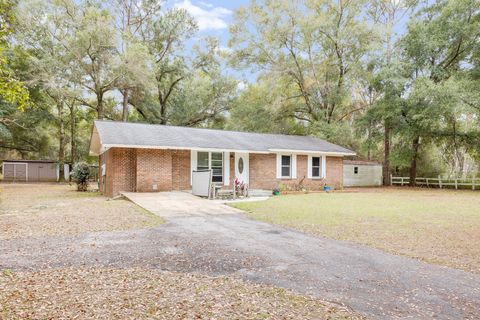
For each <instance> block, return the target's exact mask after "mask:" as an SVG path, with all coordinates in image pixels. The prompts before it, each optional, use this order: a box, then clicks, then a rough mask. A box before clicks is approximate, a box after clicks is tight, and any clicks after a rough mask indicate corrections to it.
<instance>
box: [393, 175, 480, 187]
mask: <svg viewBox="0 0 480 320" xmlns="http://www.w3.org/2000/svg"><path fill="white" fill-rule="evenodd" d="M390 184H391V185H392V186H393V185H401V186H406V185H409V184H410V178H409V177H394V176H392V175H391V176H390ZM415 184H416V185H417V186H422V187H427V188H440V189H442V188H455V189H465V188H472V190H475V189H476V188H480V179H464V178H441V177H440V176H438V178H416V179H415Z"/></svg>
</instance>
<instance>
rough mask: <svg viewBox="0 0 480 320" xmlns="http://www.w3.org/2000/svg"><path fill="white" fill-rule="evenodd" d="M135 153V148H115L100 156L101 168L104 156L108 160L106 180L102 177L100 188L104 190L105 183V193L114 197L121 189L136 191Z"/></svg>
mask: <svg viewBox="0 0 480 320" xmlns="http://www.w3.org/2000/svg"><path fill="white" fill-rule="evenodd" d="M135 155H136V152H135V149H127V148H123V149H122V148H113V149H109V150H108V151H107V152H105V153H104V154H103V155H102V156H101V157H100V170H101V164H102V159H103V157H105V160H106V162H105V163H106V176H105V180H106V181H103V179H101V181H100V190H103V184H105V194H106V195H107V196H108V197H114V196H116V195H118V194H119V192H120V191H135V164H136V157H135ZM100 174H101V171H100Z"/></svg>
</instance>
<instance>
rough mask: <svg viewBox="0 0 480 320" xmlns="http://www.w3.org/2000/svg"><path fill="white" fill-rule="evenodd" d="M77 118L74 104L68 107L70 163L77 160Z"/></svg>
mask: <svg viewBox="0 0 480 320" xmlns="http://www.w3.org/2000/svg"><path fill="white" fill-rule="evenodd" d="M76 138H77V118H76V115H75V104H73V102H72V105H71V107H70V140H71V142H70V155H71V158H72V165H73V164H75V163H76V162H77V139H76Z"/></svg>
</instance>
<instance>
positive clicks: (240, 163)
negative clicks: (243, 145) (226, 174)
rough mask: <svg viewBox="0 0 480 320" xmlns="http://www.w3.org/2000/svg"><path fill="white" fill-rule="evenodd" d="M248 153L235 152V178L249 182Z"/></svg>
mask: <svg viewBox="0 0 480 320" xmlns="http://www.w3.org/2000/svg"><path fill="white" fill-rule="evenodd" d="M248 165H249V164H248V153H239V152H235V178H238V180H240V182H244V183H246V184H248Z"/></svg>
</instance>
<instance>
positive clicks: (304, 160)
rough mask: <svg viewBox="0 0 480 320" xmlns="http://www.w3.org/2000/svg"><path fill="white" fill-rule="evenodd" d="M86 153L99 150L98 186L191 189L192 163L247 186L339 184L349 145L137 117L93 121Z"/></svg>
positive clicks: (108, 190)
mask: <svg viewBox="0 0 480 320" xmlns="http://www.w3.org/2000/svg"><path fill="white" fill-rule="evenodd" d="M90 155H92V156H100V168H101V169H100V175H99V176H100V190H101V191H102V192H103V193H104V194H105V195H107V196H109V197H113V196H116V195H118V194H119V193H120V192H121V191H137V192H149V191H171V190H190V189H191V176H192V171H193V170H201V169H211V170H212V172H213V175H212V176H213V177H212V180H213V181H214V182H215V183H219V184H223V185H224V186H225V187H226V188H231V187H232V185H233V183H234V180H235V178H236V177H237V178H238V179H240V180H241V181H243V182H245V183H247V184H248V185H249V188H250V189H266V190H271V189H273V188H276V187H279V186H280V185H282V184H283V185H292V184H297V183H301V184H302V185H303V186H305V187H306V188H309V189H312V190H313V189H320V188H322V187H323V185H324V184H325V183H326V184H328V185H331V186H332V187H337V188H339V187H342V185H343V157H344V156H351V155H355V153H354V152H353V151H351V150H348V149H345V148H343V147H341V146H338V145H335V144H332V143H329V142H327V141H324V140H321V139H317V138H314V137H308V136H292V135H280V134H261V133H250V132H237V131H225V130H214V129H203V128H187V127H175V126H165V125H151V124H142V123H128V122H115V121H95V123H94V127H93V130H92V137H91V141H90Z"/></svg>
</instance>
